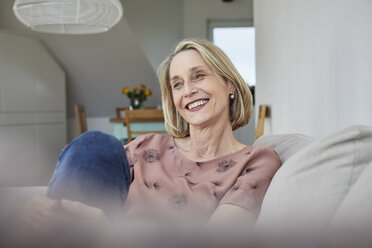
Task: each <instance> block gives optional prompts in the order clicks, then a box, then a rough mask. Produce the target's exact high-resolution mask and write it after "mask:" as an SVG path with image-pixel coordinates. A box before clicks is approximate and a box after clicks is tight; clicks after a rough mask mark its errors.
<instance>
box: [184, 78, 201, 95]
mask: <svg viewBox="0 0 372 248" xmlns="http://www.w3.org/2000/svg"><path fill="white" fill-rule="evenodd" d="M184 90H185V91H184V96H186V97H189V96H192V95H194V94H195V93H196V92H198V89H197V88H196V87H195V85H194V84H193V83H192V82H187V83H185V87H184Z"/></svg>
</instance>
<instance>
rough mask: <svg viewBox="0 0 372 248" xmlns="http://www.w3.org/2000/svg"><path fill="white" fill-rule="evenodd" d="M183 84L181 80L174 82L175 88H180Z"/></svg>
mask: <svg viewBox="0 0 372 248" xmlns="http://www.w3.org/2000/svg"><path fill="white" fill-rule="evenodd" d="M181 85H182V83H181V82H176V83H174V84H173V89H176V88H179V87H180V86H181Z"/></svg>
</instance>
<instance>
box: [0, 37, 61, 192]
mask: <svg viewBox="0 0 372 248" xmlns="http://www.w3.org/2000/svg"><path fill="white" fill-rule="evenodd" d="M65 144H66V83H65V73H64V72H63V71H62V70H61V68H60V67H59V66H58V64H57V63H56V62H55V60H54V59H53V58H52V57H51V56H50V54H49V53H48V52H47V51H46V50H45V48H44V46H43V45H42V44H41V43H40V41H39V40H36V39H33V38H31V37H26V36H21V35H18V34H13V33H10V32H5V31H0V186H4V185H17V186H21V185H46V184H47V183H48V181H49V178H50V176H51V174H52V172H53V170H54V168H55V164H56V161H57V158H58V154H59V152H60V150H61V149H62V148H63V147H64V145H65Z"/></svg>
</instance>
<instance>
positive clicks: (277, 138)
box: [253, 134, 316, 164]
mask: <svg viewBox="0 0 372 248" xmlns="http://www.w3.org/2000/svg"><path fill="white" fill-rule="evenodd" d="M315 140H316V138H313V137H310V136H306V135H303V134H277V135H272V134H266V135H263V136H261V137H260V138H259V139H257V140H256V141H255V142H254V144H253V145H254V146H267V147H270V148H272V149H273V150H275V152H276V153H277V154H278V155H279V157H280V161H281V163H282V164H284V163H285V162H286V161H287V160H288V159H289V158H290V157H291V156H292V155H293V154H295V153H296V152H298V151H299V150H301V149H302V148H304V147H306V146H308V145H309V144H310V143H311V142H313V141H315Z"/></svg>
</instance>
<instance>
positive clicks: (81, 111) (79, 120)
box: [74, 104, 88, 135]
mask: <svg viewBox="0 0 372 248" xmlns="http://www.w3.org/2000/svg"><path fill="white" fill-rule="evenodd" d="M74 110H75V119H76V126H77V133H78V135H80V134H82V133H84V132H86V131H88V126H87V117H86V115H85V108H84V106H83V105H79V104H75V105H74Z"/></svg>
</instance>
